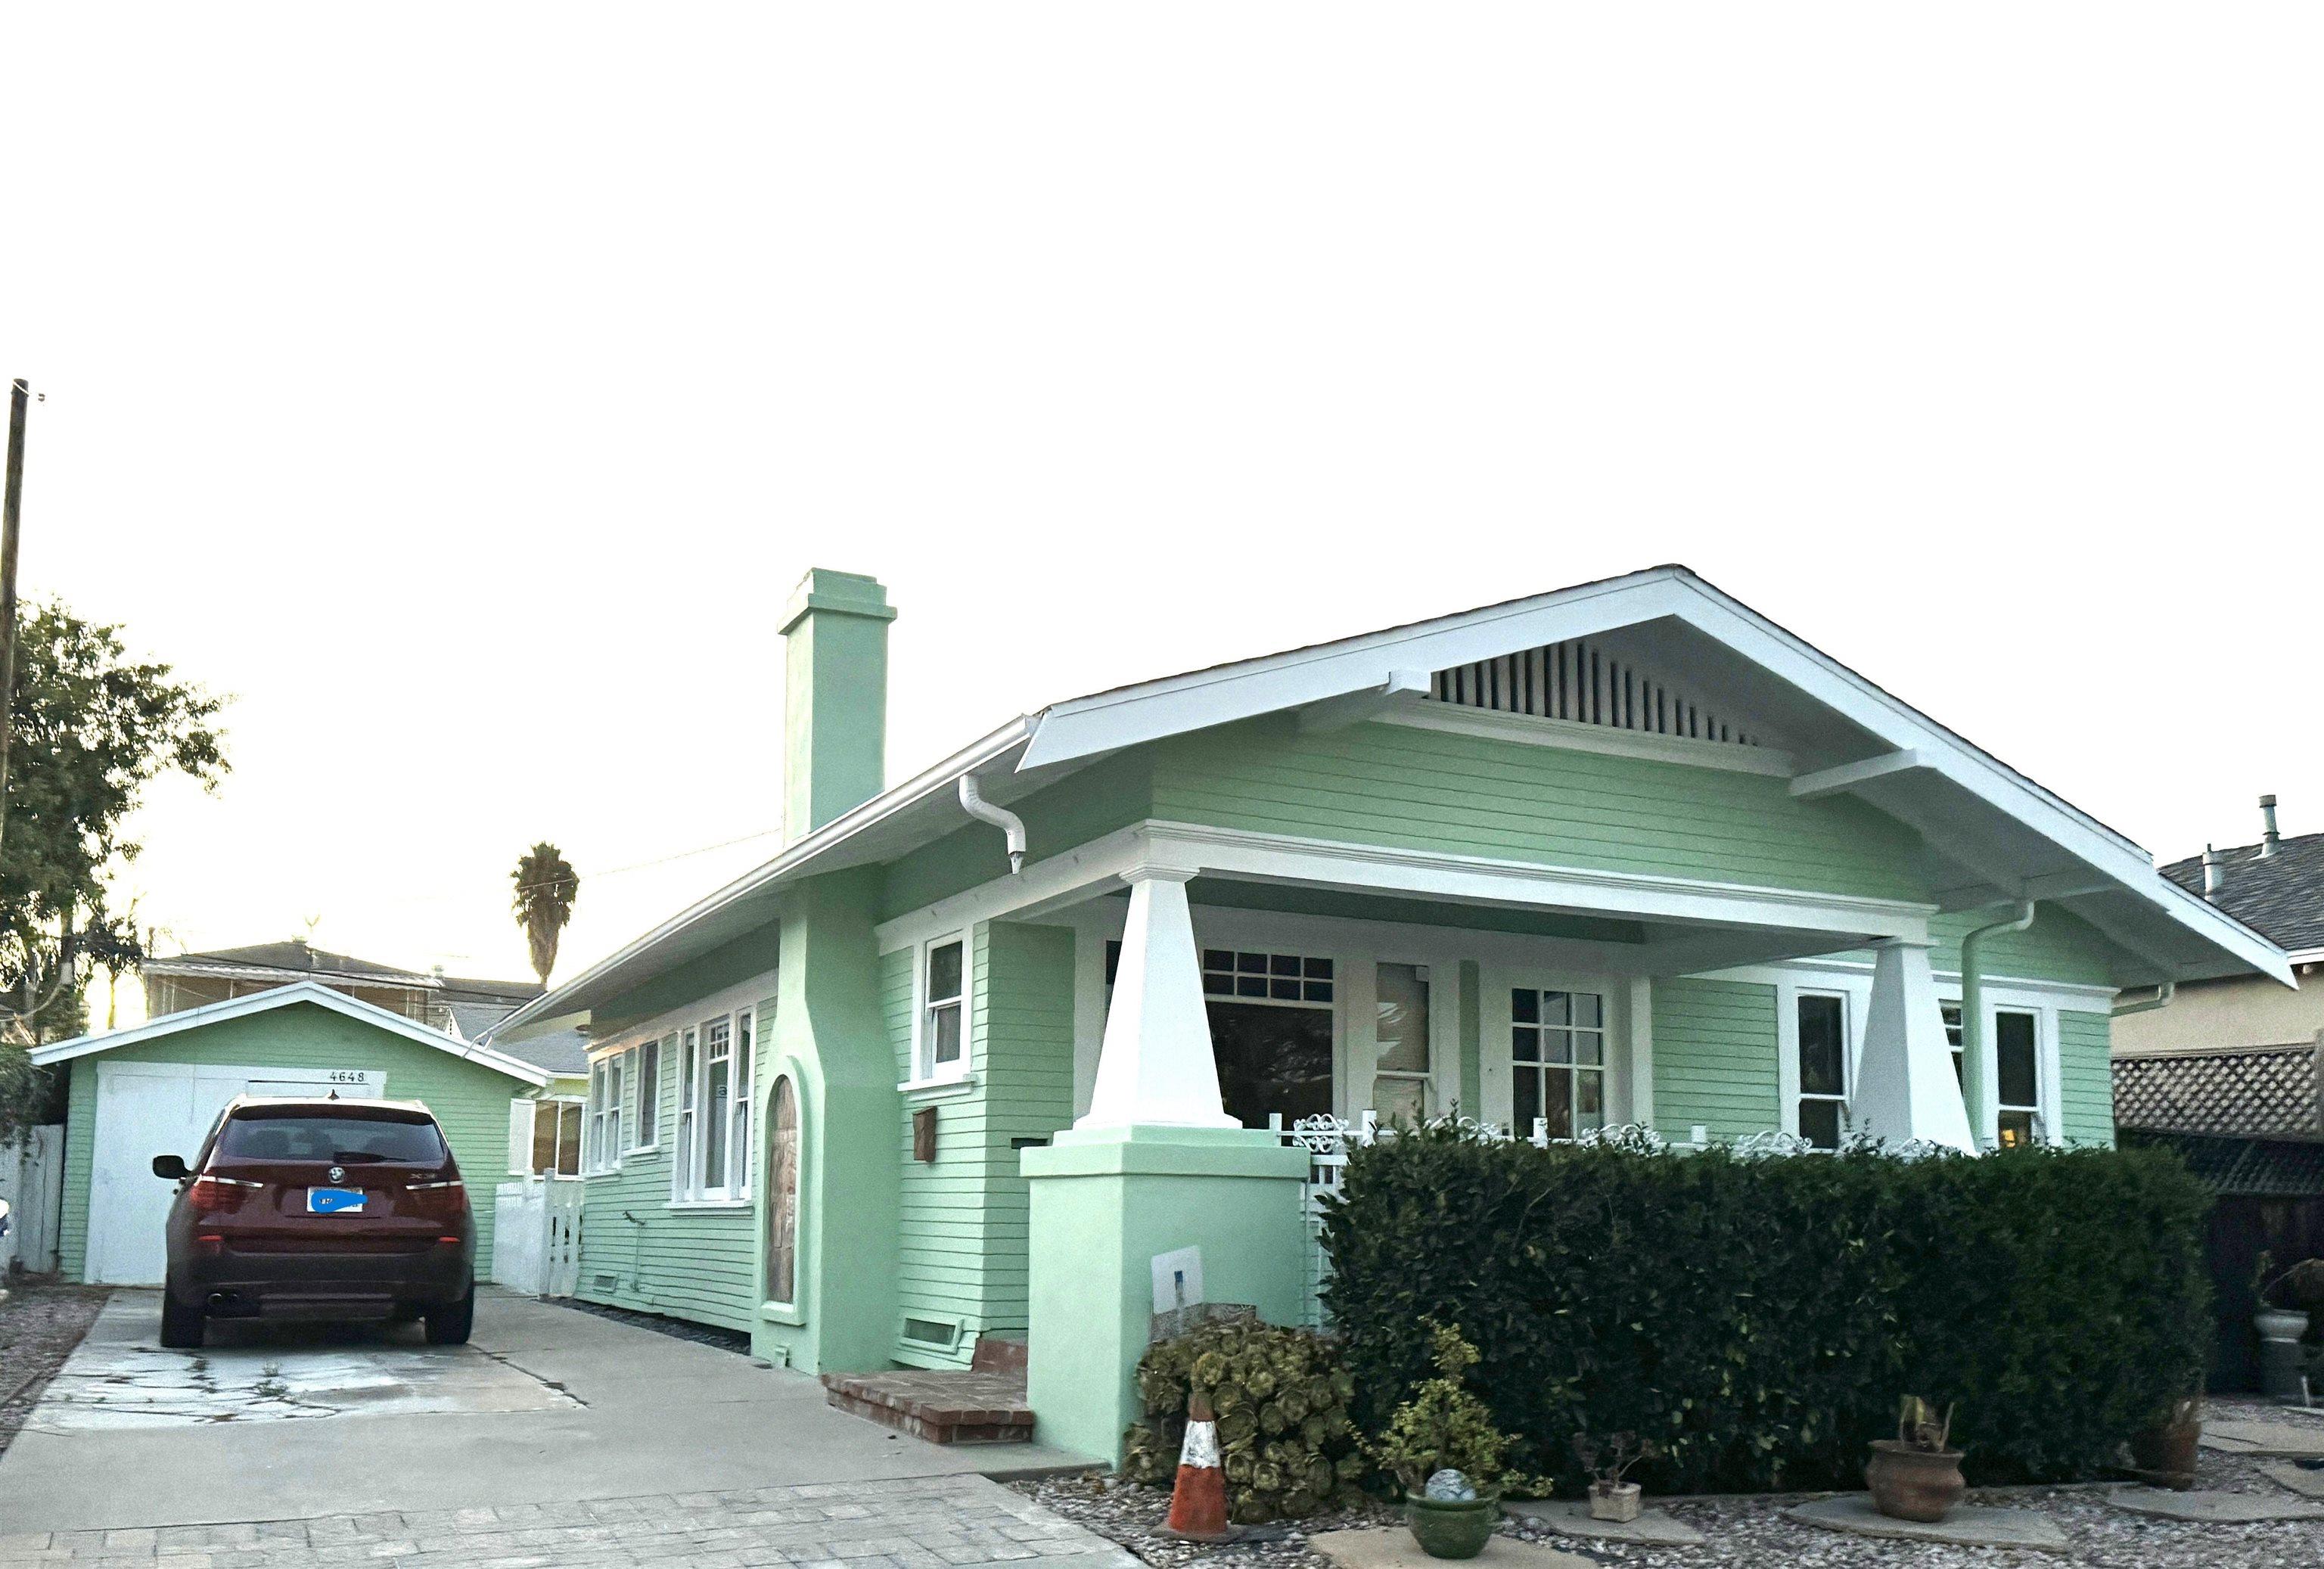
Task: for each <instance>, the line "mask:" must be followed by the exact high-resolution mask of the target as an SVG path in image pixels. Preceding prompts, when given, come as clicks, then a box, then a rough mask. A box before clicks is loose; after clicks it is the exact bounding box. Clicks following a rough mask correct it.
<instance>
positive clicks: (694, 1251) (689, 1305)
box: [576, 950, 775, 1334]
mask: <svg viewBox="0 0 2324 1569" xmlns="http://www.w3.org/2000/svg"><path fill="white" fill-rule="evenodd" d="M721 954H724V950H721ZM709 960H710V962H709V963H708V964H707V965H706V968H705V970H704V971H702V972H699V973H698V974H697V984H698V985H700V986H701V989H702V993H703V994H704V995H708V994H709V993H710V992H712V991H714V990H717V989H723V988H724V986H726V985H729V984H732V983H733V979H732V978H731V977H727V976H726V974H725V970H724V968H723V967H722V966H724V965H725V964H730V963H731V962H732V961H731V958H729V959H724V960H722V959H721V958H720V956H719V955H710V956H709ZM765 963H766V961H765V956H764V955H763V954H762V955H760V963H759V966H758V967H759V969H761V970H763V969H764V968H765ZM747 978H748V975H747V974H745V975H744V976H742V979H747ZM662 995H663V998H664V1002H665V1006H667V993H666V992H665V993H663V994H662ZM756 1006H757V1011H756V1019H755V1023H754V1025H753V1038H754V1040H755V1041H756V1043H757V1045H756V1050H755V1052H754V1054H753V1061H754V1065H756V1072H757V1077H758V1083H757V1084H755V1085H754V1086H753V1089H752V1093H753V1094H755V1095H756V1096H757V1097H758V1100H759V1104H760V1107H761V1112H763V1110H764V1106H765V1099H766V1096H765V1092H766V1089H767V1086H768V1084H769V1083H770V1080H769V1076H768V1074H767V1071H766V1068H765V1067H764V1066H763V1065H764V1061H765V1057H766V1049H767V1040H768V1029H769V1024H770V1020H773V1018H774V1016H775V1001H774V999H773V998H772V997H771V996H770V997H767V998H764V999H762V1000H761V1001H760V1002H759V1003H758V1004H757V1005H756ZM705 1012H706V1010H705ZM678 1028H683V1027H682V1026H679V1027H678ZM659 1077H660V1081H661V1088H660V1093H659V1107H660V1112H659V1119H660V1123H661V1126H660V1130H659V1143H658V1146H657V1147H656V1148H655V1149H650V1150H639V1151H634V1152H631V1153H626V1154H624V1155H623V1156H622V1164H621V1169H619V1170H618V1171H612V1172H602V1173H598V1174H596V1175H595V1176H592V1177H588V1178H587V1179H586V1181H587V1186H586V1188H585V1189H584V1191H583V1195H582V1203H581V1282H580V1287H579V1288H578V1290H577V1291H576V1296H578V1297H582V1298H584V1299H585V1300H586V1301H590V1302H602V1303H606V1304H608V1305H610V1306H615V1307H627V1308H631V1309H633V1310H635V1311H637V1312H640V1313H662V1314H668V1315H670V1316H672V1317H674V1318H685V1319H691V1320H694V1321H695V1322H696V1323H701V1324H717V1325H718V1326H720V1327H721V1328H724V1329H733V1330H740V1331H742V1332H744V1333H746V1334H747V1333H748V1332H749V1331H750V1329H751V1327H752V1324H753V1322H754V1321H755V1316H756V1314H757V1310H758V1306H759V1294H758V1289H757V1270H758V1253H757V1248H758V1222H757V1219H756V1215H757V1211H756V1209H755V1208H754V1207H753V1206H752V1204H737V1205H726V1206H718V1207H700V1206H689V1205H687V1204H674V1203H673V1202H672V1201H671V1199H670V1185H671V1172H670V1162H671V1159H672V1157H673V1154H674V1152H675V1143H674V1130H675V1129H676V1127H677V1123H676V1121H675V1119H676V1117H677V1114H678V1056H677V1054H676V1053H675V1052H669V1051H665V1052H664V1053H663V1054H662V1063H661V1072H660V1075H659ZM634 1105H635V1097H634V1095H632V1110H634ZM764 1133H765V1130H764V1129H763V1128H761V1127H760V1126H759V1125H758V1123H757V1122H756V1121H753V1122H752V1132H751V1139H752V1144H753V1145H754V1146H755V1147H756V1149H764V1148H765V1144H764ZM756 1149H754V1150H752V1151H749V1152H745V1158H750V1159H752V1160H753V1161H755V1159H756ZM752 1177H753V1180H754V1181H756V1180H757V1179H758V1177H759V1174H758V1173H757V1172H756V1171H755V1170H754V1171H753V1173H752ZM632 1216H634V1217H635V1219H634V1220H632V1218H631V1217H632Z"/></svg>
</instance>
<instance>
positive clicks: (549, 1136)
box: [509, 1095, 587, 1177]
mask: <svg viewBox="0 0 2324 1569" xmlns="http://www.w3.org/2000/svg"><path fill="white" fill-rule="evenodd" d="M517 1105H518V1107H519V1108H521V1112H522V1117H521V1121H520V1122H519V1123H518V1125H517V1127H516V1129H515V1133H516V1135H517V1137H518V1139H519V1140H521V1144H522V1148H521V1149H512V1151H511V1158H510V1162H509V1169H510V1170H512V1171H521V1172H530V1173H531V1174H532V1175H534V1176H536V1177H539V1176H557V1177H578V1176H579V1175H580V1174H581V1129H582V1126H583V1123H584V1121H585V1119H586V1115H587V1112H586V1109H585V1107H584V1105H583V1103H581V1102H580V1101H578V1100H576V1099H573V1098H571V1097H569V1096H565V1097H551V1096H546V1095H544V1096H542V1097H541V1098H539V1099H538V1100H531V1101H519V1102H517Z"/></svg>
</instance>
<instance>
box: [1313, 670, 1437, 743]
mask: <svg viewBox="0 0 2324 1569" xmlns="http://www.w3.org/2000/svg"><path fill="white" fill-rule="evenodd" d="M1431 685H1432V681H1431V678H1430V676H1429V673H1428V672H1427V671H1426V670H1391V671H1389V672H1388V679H1387V680H1386V681H1383V682H1382V683H1380V685H1379V686H1377V687H1373V688H1369V689H1368V690H1365V691H1361V692H1348V693H1343V694H1342V695H1341V696H1340V697H1326V698H1324V699H1323V701H1322V702H1320V703H1310V704H1308V705H1307V706H1305V708H1302V709H1301V710H1299V728H1300V729H1302V730H1304V731H1306V732H1307V733H1309V734H1316V733H1319V732H1322V731H1326V730H1345V729H1346V728H1347V727H1348V726H1349V725H1360V724H1362V723H1363V722H1364V721H1365V720H1367V719H1376V718H1378V717H1379V715H1382V714H1385V713H1387V712H1388V710H1389V709H1390V708H1393V707H1395V706H1397V704H1398V703H1399V702H1401V701H1402V700H1403V699H1405V698H1406V697H1426V696H1428V692H1429V688H1430V687H1431Z"/></svg>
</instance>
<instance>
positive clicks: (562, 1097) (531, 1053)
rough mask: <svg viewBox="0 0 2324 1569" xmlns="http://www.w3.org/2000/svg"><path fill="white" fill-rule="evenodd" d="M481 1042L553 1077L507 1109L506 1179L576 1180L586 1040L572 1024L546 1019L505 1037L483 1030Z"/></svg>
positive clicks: (585, 1081) (586, 1064)
mask: <svg viewBox="0 0 2324 1569" xmlns="http://www.w3.org/2000/svg"><path fill="white" fill-rule="evenodd" d="M480 1038H481V1039H482V1040H483V1041H484V1043H485V1044H486V1045H488V1046H490V1047H492V1048H493V1049H494V1050H495V1051H501V1052H505V1053H506V1054H507V1055H509V1056H510V1057H515V1058H517V1059H518V1060H519V1061H521V1062H529V1063H530V1064H531V1065H532V1066H535V1067H537V1068H540V1069H543V1070H545V1071H546V1072H548V1073H549V1075H551V1077H550V1079H549V1083H548V1084H546V1085H545V1086H543V1087H542V1089H541V1091H540V1093H539V1094H538V1095H537V1096H535V1097H534V1098H533V1100H532V1102H531V1103H530V1104H529V1105H517V1106H512V1107H511V1108H510V1109H509V1116H510V1122H509V1162H508V1170H509V1175H510V1176H512V1177H517V1176H541V1175H546V1174H553V1175H556V1176H558V1177H577V1176H579V1175H580V1174H581V1118H582V1103H583V1097H584V1094H585V1093H586V1090H587V1088H588V1084H589V1038H588V1036H587V1035H586V1034H585V1033H583V1032H582V1031H581V1030H580V1029H577V1028H576V1027H575V1026H574V1024H573V1023H572V1022H571V1021H570V1020H548V1021H547V1022H545V1023H535V1024H533V1025H532V1026H531V1027H530V1028H528V1029H519V1030H516V1031H514V1032H513V1033H508V1034H503V1033H502V1032H501V1031H499V1030H498V1029H487V1030H486V1031H485V1032H484V1035H483V1036H482V1037H480Z"/></svg>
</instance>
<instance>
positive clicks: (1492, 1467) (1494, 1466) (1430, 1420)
mask: <svg viewBox="0 0 2324 1569" xmlns="http://www.w3.org/2000/svg"><path fill="white" fill-rule="evenodd" d="M1428 1334H1429V1344H1430V1346H1431V1348H1432V1352H1431V1354H1432V1355H1433V1357H1434V1360H1435V1363H1436V1376H1435V1377H1434V1378H1433V1379H1423V1380H1421V1381H1420V1382H1419V1383H1417V1384H1416V1385H1414V1386H1413V1388H1412V1392H1411V1394H1410V1395H1409V1396H1408V1397H1407V1398H1406V1399H1405V1400H1404V1401H1403V1402H1402V1403H1400V1404H1399V1405H1398V1406H1397V1408H1396V1414H1395V1415H1394V1416H1392V1417H1389V1418H1388V1426H1386V1428H1384V1429H1383V1430H1382V1431H1381V1433H1380V1435H1379V1437H1378V1438H1377V1439H1375V1440H1373V1441H1371V1442H1369V1443H1367V1444H1364V1445H1363V1448H1364V1452H1365V1453H1366V1454H1369V1455H1370V1456H1371V1458H1372V1460H1373V1461H1374V1462H1375V1463H1377V1464H1378V1465H1379V1468H1380V1469H1381V1470H1382V1471H1385V1472H1388V1474H1389V1475H1391V1476H1393V1477H1395V1478H1396V1480H1397V1481H1398V1482H1400V1483H1402V1484H1403V1486H1404V1491H1406V1493H1417V1492H1419V1491H1421V1490H1422V1489H1423V1488H1425V1487H1426V1486H1427V1485H1428V1479H1429V1478H1430V1477H1432V1476H1434V1475H1435V1474H1436V1473H1437V1472H1440V1471H1457V1472H1460V1473H1461V1474H1462V1476H1463V1477H1466V1478H1467V1479H1468V1480H1469V1481H1470V1482H1471V1485H1473V1486H1475V1487H1478V1488H1484V1489H1489V1488H1498V1487H1499V1486H1501V1485H1502V1484H1503V1482H1504V1481H1508V1480H1512V1479H1509V1478H1508V1477H1507V1474H1506V1469H1505V1468H1504V1466H1503V1465H1502V1463H1501V1461H1502V1457H1503V1456H1504V1455H1506V1454H1508V1449H1509V1444H1510V1442H1511V1440H1510V1438H1509V1435H1508V1434H1506V1433H1503V1432H1501V1431H1500V1430H1499V1428H1497V1427H1495V1426H1493V1413H1492V1411H1491V1409H1490V1408H1489V1407H1487V1406H1486V1404H1485V1402H1484V1401H1482V1400H1480V1399H1479V1398H1477V1395H1476V1392H1475V1391H1474V1390H1472V1389H1470V1388H1469V1386H1468V1382H1467V1374H1468V1371H1469V1370H1470V1369H1471V1368H1473V1367H1475V1366H1476V1365H1477V1348H1476V1347H1475V1346H1472V1345H1471V1344H1470V1343H1468V1342H1467V1341H1465V1340H1463V1339H1462V1338H1461V1332H1460V1331H1459V1330H1457V1329H1450V1328H1447V1327H1445V1326H1444V1325H1443V1324H1430V1325H1429V1326H1428ZM1520 1486H1522V1483H1521V1481H1520Z"/></svg>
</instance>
